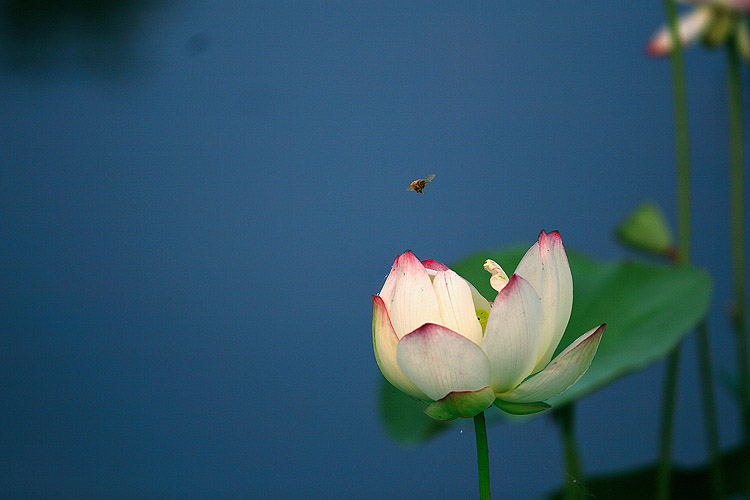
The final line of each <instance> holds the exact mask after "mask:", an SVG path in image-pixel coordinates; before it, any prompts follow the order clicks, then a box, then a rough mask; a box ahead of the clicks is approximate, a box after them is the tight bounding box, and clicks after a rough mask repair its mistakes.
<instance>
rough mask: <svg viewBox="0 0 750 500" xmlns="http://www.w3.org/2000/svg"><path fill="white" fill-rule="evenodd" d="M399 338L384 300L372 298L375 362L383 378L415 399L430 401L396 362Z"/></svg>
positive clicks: (376, 297)
mask: <svg viewBox="0 0 750 500" xmlns="http://www.w3.org/2000/svg"><path fill="white" fill-rule="evenodd" d="M397 345H398V337H397V336H396V332H394V331H393V326H392V325H391V320H390V318H389V317H388V311H387V310H386V308H385V303H384V302H383V299H382V298H381V297H379V296H378V295H373V296H372V346H373V349H374V350H375V360H376V361H377V362H378V366H379V367H380V371H381V372H382V373H383V376H384V377H385V378H386V379H387V380H388V382H390V383H391V384H393V386H395V387H396V388H397V389H400V390H401V391H403V392H405V393H406V394H409V395H411V396H414V397H415V398H418V399H422V400H427V399H429V398H428V397H427V396H426V395H425V394H424V393H423V392H422V391H421V390H420V389H419V388H418V387H417V386H416V385H414V382H412V381H411V380H409V377H407V376H406V375H405V374H404V372H402V371H401V368H399V367H398V362H397V361H396V346H397Z"/></svg>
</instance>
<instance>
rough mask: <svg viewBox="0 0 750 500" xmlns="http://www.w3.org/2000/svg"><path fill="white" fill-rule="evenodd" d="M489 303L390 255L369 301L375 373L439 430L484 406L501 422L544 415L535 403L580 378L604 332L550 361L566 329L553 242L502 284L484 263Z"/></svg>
mask: <svg viewBox="0 0 750 500" xmlns="http://www.w3.org/2000/svg"><path fill="white" fill-rule="evenodd" d="M484 268H485V269H486V270H487V271H489V273H490V284H491V285H492V287H493V288H494V289H495V290H497V292H498V293H497V297H496V298H495V300H494V301H493V302H492V303H491V302H489V301H488V300H486V299H485V298H484V297H482V295H480V293H479V292H478V291H477V290H476V289H475V288H474V287H473V286H472V285H471V284H470V283H469V282H468V281H466V280H465V279H463V278H461V277H460V276H459V275H458V274H456V273H455V272H454V271H452V270H451V269H449V268H448V267H447V266H445V265H443V264H441V263H440V262H437V261H435V260H425V261H422V262H420V261H419V260H418V259H417V258H416V257H415V256H414V254H412V253H411V252H406V253H404V254H402V255H399V256H398V257H397V258H396V261H395V262H394V263H393V267H392V268H391V272H390V274H389V275H388V278H387V279H386V281H385V284H384V285H383V289H382V290H381V291H380V294H378V295H373V296H372V309H373V318H372V333H373V345H374V348H375V358H376V360H377V362H378V366H379V367H380V370H381V371H382V372H383V375H384V376H385V378H386V379H388V381H389V382H390V383H391V384H393V385H394V386H395V387H397V388H398V389H400V390H401V391H403V392H405V393H406V394H409V395H411V396H413V397H414V398H417V399H420V400H422V401H424V402H426V403H428V406H427V408H426V409H425V413H426V414H427V415H429V416H431V417H433V418H435V419H438V420H451V419H454V418H457V417H472V416H474V415H477V414H478V413H480V412H482V411H484V410H485V409H486V408H488V407H489V406H491V405H492V404H493V403H494V404H495V406H497V407H499V408H500V409H502V410H505V411H507V412H509V413H515V414H526V413H534V412H537V411H541V410H544V409H547V408H549V407H550V406H549V405H548V404H547V403H545V402H544V401H545V400H547V399H549V398H552V397H554V396H556V395H558V394H560V393H562V392H563V391H565V390H566V389H567V388H568V387H570V386H571V385H573V384H574V383H575V382H576V381H577V380H578V379H579V378H580V377H581V376H582V375H583V374H584V373H585V372H586V370H587V369H588V367H589V365H590V364H591V360H592V359H593V357H594V354H595V353H596V349H597V347H598V346H599V341H600V339H601V336H602V333H603V331H604V327H605V325H601V326H599V327H597V328H594V329H592V330H590V331H588V332H586V333H584V334H583V335H581V336H580V337H579V338H578V339H577V340H575V341H574V342H573V343H572V344H570V345H569V346H568V347H567V348H566V349H565V350H563V351H562V352H561V353H560V354H558V355H557V356H556V357H555V358H554V359H552V355H553V354H554V352H555V349H556V348H557V345H558V344H559V343H560V339H561V338H562V335H563V332H564V331H565V327H566V326H567V324H568V319H570V311H571V307H572V304H573V281H572V278H571V274H570V267H569V265H568V258H567V256H566V255H565V249H564V248H563V244H562V239H561V238H560V234H559V233H558V232H557V231H555V232H552V233H550V234H546V233H545V232H544V231H542V233H541V234H540V236H539V240H538V241H537V242H536V243H534V245H533V246H532V247H531V248H530V249H529V250H528V252H526V255H524V257H523V259H522V260H521V262H520V263H519V264H518V267H517V268H516V272H515V274H513V275H512V276H511V277H510V278H508V277H507V275H506V274H505V272H503V270H502V269H501V268H500V266H499V265H498V264H497V263H495V262H493V261H491V260H488V261H487V262H485V264H484Z"/></svg>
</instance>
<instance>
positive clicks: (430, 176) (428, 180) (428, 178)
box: [424, 174, 435, 182]
mask: <svg viewBox="0 0 750 500" xmlns="http://www.w3.org/2000/svg"><path fill="white" fill-rule="evenodd" d="M434 178H435V174H430V175H428V176H427V177H425V178H424V181H425V182H430V181H431V180H432V179H434Z"/></svg>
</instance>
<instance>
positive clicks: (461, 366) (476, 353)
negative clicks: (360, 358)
mask: <svg viewBox="0 0 750 500" xmlns="http://www.w3.org/2000/svg"><path fill="white" fill-rule="evenodd" d="M396 359H397V360H398V366H399V367H400V368H401V370H402V371H403V372H404V373H405V374H406V376H407V377H409V379H411V381H412V382H414V384H416V386H417V387H419V388H420V389H421V390H422V391H423V392H424V393H425V394H426V395H427V396H428V397H429V398H430V399H432V400H433V401H438V400H440V399H443V398H444V397H445V396H447V395H448V394H450V393H451V392H462V391H478V390H480V389H483V388H485V387H487V386H489V385H490V377H491V369H490V362H489V360H488V359H487V356H486V355H485V354H484V351H482V348H481V347H479V346H478V345H476V344H475V343H474V342H472V341H471V340H469V339H467V338H466V337H464V336H462V335H459V334H458V333H456V332H454V331H452V330H449V329H447V328H445V327H443V326H440V325H436V324H433V323H428V324H426V325H424V326H422V327H421V328H418V329H417V330H415V331H413V332H411V333H409V334H408V335H406V336H404V337H403V338H402V339H401V341H400V342H399V343H398V347H397V349H396Z"/></svg>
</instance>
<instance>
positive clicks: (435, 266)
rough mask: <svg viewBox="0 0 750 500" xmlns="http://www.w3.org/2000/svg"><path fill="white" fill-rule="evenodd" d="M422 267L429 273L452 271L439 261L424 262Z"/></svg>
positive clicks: (429, 260) (428, 260)
mask: <svg viewBox="0 0 750 500" xmlns="http://www.w3.org/2000/svg"><path fill="white" fill-rule="evenodd" d="M422 265H423V266H424V268H425V269H427V270H428V271H435V272H437V271H447V270H448V269H450V268H449V267H448V266H446V265H445V264H443V263H442V262H438V261H436V260H433V259H427V260H423V261H422Z"/></svg>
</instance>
